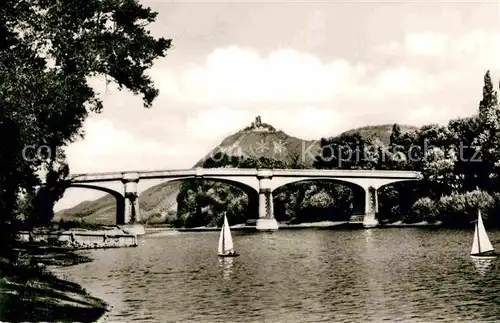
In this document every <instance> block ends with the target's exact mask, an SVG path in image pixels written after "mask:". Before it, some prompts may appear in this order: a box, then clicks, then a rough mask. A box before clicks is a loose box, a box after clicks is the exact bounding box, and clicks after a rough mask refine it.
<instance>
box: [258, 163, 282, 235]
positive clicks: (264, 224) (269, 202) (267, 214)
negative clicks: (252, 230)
mask: <svg viewBox="0 0 500 323" xmlns="http://www.w3.org/2000/svg"><path fill="white" fill-rule="evenodd" d="M257 177H258V179H259V218H258V219H257V222H256V224H255V226H256V229H257V230H260V231H273V230H278V222H277V221H276V219H275V218H274V205H273V193H272V189H271V178H272V173H271V172H270V171H259V173H258V175H257Z"/></svg>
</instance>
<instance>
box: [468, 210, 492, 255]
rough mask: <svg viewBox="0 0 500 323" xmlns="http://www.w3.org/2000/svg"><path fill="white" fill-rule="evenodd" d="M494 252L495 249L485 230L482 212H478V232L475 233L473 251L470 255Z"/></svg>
mask: <svg viewBox="0 0 500 323" xmlns="http://www.w3.org/2000/svg"><path fill="white" fill-rule="evenodd" d="M492 250H494V248H493V245H492V244H491V242H490V239H489V238H488V234H487V233H486V229H485V228H484V224H483V219H482V217H481V212H478V215H477V222H476V230H475V231H474V241H473V242H472V250H471V252H470V253H471V254H478V253H483V252H487V251H492Z"/></svg>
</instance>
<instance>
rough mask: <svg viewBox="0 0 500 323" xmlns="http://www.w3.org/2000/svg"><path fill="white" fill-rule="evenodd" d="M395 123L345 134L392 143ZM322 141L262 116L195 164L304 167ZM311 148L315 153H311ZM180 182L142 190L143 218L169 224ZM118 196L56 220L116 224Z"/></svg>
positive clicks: (407, 128)
mask: <svg viewBox="0 0 500 323" xmlns="http://www.w3.org/2000/svg"><path fill="white" fill-rule="evenodd" d="M415 129H417V128H416V127H412V126H401V131H402V132H406V131H411V130H415ZM391 131H392V124H390V125H389V124H386V125H377V126H366V127H362V128H357V129H352V130H349V131H346V132H344V133H343V134H352V133H359V134H360V135H361V136H362V137H363V138H366V139H370V140H380V141H381V142H382V143H384V144H388V143H389V137H390V134H391ZM319 148H320V146H319V141H308V140H302V139H300V138H297V137H294V136H290V135H288V134H286V133H285V132H283V131H280V130H276V129H275V128H274V127H273V126H271V125H269V124H265V123H262V122H261V120H260V117H257V118H256V120H255V122H252V124H251V125H250V126H248V127H246V128H245V129H242V130H240V131H238V132H236V133H235V134H233V135H230V136H228V137H226V138H225V139H224V140H222V142H221V143H220V144H219V145H218V146H217V147H215V148H214V149H212V150H211V151H210V152H209V153H208V154H207V155H206V156H204V157H203V158H202V159H200V160H199V161H198V162H197V163H196V164H195V165H194V167H203V165H204V164H205V163H206V162H207V161H208V160H210V159H214V160H217V158H219V157H220V156H221V153H224V154H226V155H228V156H232V157H235V158H239V157H245V158H255V159H258V158H260V157H266V158H270V159H275V160H281V161H283V162H288V163H291V164H293V163H298V164H300V165H302V166H304V167H307V168H310V167H312V164H313V161H314V158H313V156H314V155H315V154H314V152H318V151H319ZM307 151H309V152H312V153H307ZM180 186H181V183H180V182H166V183H161V184H158V185H155V186H153V187H150V188H148V189H147V190H145V191H144V192H142V193H141V194H140V196H139V206H140V209H141V217H142V218H143V219H148V220H147V223H151V224H153V223H165V220H166V219H167V218H169V217H174V216H175V213H176V210H177V194H178V192H179V189H180ZM115 203H116V202H115V199H114V198H113V197H112V196H111V195H107V196H104V197H102V198H99V199H97V200H95V201H85V202H82V203H80V204H78V205H76V206H75V207H72V208H69V209H65V210H61V211H59V212H57V213H56V215H55V220H59V219H65V220H69V219H75V218H80V219H84V221H85V222H91V223H100V224H113V223H114V221H115V219H114V217H115Z"/></svg>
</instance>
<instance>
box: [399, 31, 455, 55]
mask: <svg viewBox="0 0 500 323" xmlns="http://www.w3.org/2000/svg"><path fill="white" fill-rule="evenodd" d="M448 42H449V36H448V35H446V34H443V33H438V32H430V31H428V32H424V33H411V34H407V35H406V36H405V48H406V50H407V52H408V53H410V54H414V55H419V56H427V57H440V56H443V55H445V54H446V51H447V49H448Z"/></svg>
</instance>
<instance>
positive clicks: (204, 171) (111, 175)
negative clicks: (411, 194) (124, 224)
mask: <svg viewBox="0 0 500 323" xmlns="http://www.w3.org/2000/svg"><path fill="white" fill-rule="evenodd" d="M261 171H271V172H272V177H309V178H339V179H340V178H345V179H349V178H353V179H354V178H377V179H389V180H390V179H393V180H412V179H413V180H416V179H419V178H420V176H421V175H420V172H414V171H398V170H345V169H272V170H267V169H255V168H248V169H245V168H201V167H199V168H191V169H174V170H154V171H122V172H106V173H83V174H72V175H70V176H69V178H70V179H71V181H72V182H78V183H92V182H112V181H121V180H122V179H123V178H124V177H125V176H126V175H132V174H133V175H135V176H136V177H137V178H139V179H160V178H178V177H203V176H242V177H258V175H259V172H261Z"/></svg>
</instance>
